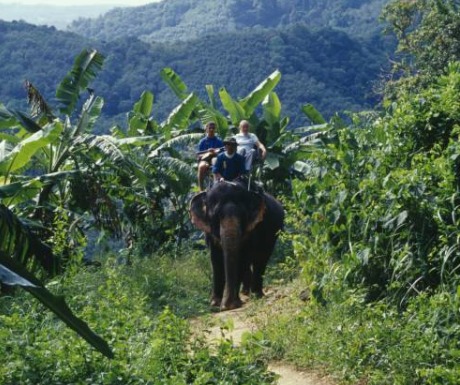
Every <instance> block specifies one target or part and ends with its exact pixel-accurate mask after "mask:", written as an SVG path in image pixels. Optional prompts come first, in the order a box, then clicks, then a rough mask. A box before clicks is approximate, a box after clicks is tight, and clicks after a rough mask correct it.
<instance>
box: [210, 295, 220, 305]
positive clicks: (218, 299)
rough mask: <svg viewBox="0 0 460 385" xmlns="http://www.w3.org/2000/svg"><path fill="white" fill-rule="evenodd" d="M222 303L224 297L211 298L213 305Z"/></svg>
mask: <svg viewBox="0 0 460 385" xmlns="http://www.w3.org/2000/svg"><path fill="white" fill-rule="evenodd" d="M221 303H222V298H218V297H212V298H211V306H216V307H219V306H220V304H221Z"/></svg>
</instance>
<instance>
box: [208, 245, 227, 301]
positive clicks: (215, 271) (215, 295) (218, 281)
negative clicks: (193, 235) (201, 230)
mask: <svg viewBox="0 0 460 385" xmlns="http://www.w3.org/2000/svg"><path fill="white" fill-rule="evenodd" d="M210 251H211V265H212V294H211V306H220V304H221V302H222V296H223V294H224V283H225V270H224V255H223V253H222V248H221V247H220V245H219V244H217V243H216V242H215V241H213V240H211V241H210Z"/></svg>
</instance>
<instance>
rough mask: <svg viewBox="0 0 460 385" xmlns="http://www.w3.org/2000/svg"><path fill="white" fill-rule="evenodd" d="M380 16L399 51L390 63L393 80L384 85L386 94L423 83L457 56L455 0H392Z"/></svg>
mask: <svg viewBox="0 0 460 385" xmlns="http://www.w3.org/2000/svg"><path fill="white" fill-rule="evenodd" d="M382 18H383V20H385V21H386V22H387V32H391V33H393V34H394V35H395V36H396V37H397V38H398V52H399V53H400V56H399V58H398V60H396V61H395V62H394V64H393V72H394V73H395V74H397V77H396V79H395V82H393V81H391V82H389V83H388V84H387V86H386V88H387V93H388V94H390V93H395V94H397V93H398V89H400V88H401V87H409V88H414V87H415V88H417V87H420V86H423V85H424V84H427V82H430V81H432V80H433V79H434V78H435V77H437V76H439V75H441V74H442V73H443V72H444V70H445V68H446V67H447V65H448V63H449V62H454V61H458V60H459V59H460V45H459V42H458V35H459V33H460V9H459V4H458V2H457V1H454V0H422V1H401V0H394V1H391V2H390V3H389V4H388V5H387V6H386V7H385V8H384V12H383V14H382ZM401 74H402V75H403V77H402V78H401V79H399V77H400V76H401Z"/></svg>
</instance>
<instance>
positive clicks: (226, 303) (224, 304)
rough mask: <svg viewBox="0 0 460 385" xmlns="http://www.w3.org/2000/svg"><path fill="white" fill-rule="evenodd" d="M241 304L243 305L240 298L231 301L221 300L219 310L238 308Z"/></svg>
mask: <svg viewBox="0 0 460 385" xmlns="http://www.w3.org/2000/svg"><path fill="white" fill-rule="evenodd" d="M241 306H243V302H242V301H241V299H239V298H237V299H235V300H233V301H229V300H227V301H224V302H222V304H221V305H220V310H221V311H225V310H233V309H238V308H240V307H241Z"/></svg>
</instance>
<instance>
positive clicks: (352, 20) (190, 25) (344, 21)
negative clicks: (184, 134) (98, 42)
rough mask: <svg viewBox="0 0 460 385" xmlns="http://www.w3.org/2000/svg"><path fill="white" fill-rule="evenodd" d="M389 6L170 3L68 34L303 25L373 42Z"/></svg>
mask: <svg viewBox="0 0 460 385" xmlns="http://www.w3.org/2000/svg"><path fill="white" fill-rule="evenodd" d="M387 2H388V0H223V1H214V0H168V1H162V2H160V3H152V4H148V5H145V6H142V7H133V8H118V9H114V10H112V11H110V12H108V13H107V14H105V15H103V16H101V17H99V18H97V19H79V20H77V21H75V22H74V23H72V25H71V26H70V29H71V30H72V31H74V32H77V33H79V34H81V35H84V36H87V37H92V38H98V39H104V40H114V39H117V38H120V37H123V36H136V37H138V38H140V39H142V40H144V41H146V42H154V41H164V42H172V41H176V40H190V39H196V38H198V37H200V36H204V35H210V34H216V33H222V32H226V33H228V32H235V31H238V30H242V29H261V28H270V29H273V28H282V27H286V26H288V25H291V24H295V23H299V22H301V23H305V24H306V25H308V27H310V28H324V27H330V28H334V29H339V30H342V31H345V32H347V33H348V34H350V35H351V36H354V37H357V36H360V37H363V38H368V37H373V36H375V35H376V34H378V33H379V32H380V30H381V28H380V26H379V24H378V21H377V19H378V16H379V14H380V12H381V9H382V7H383V5H384V4H385V3H387Z"/></svg>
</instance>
